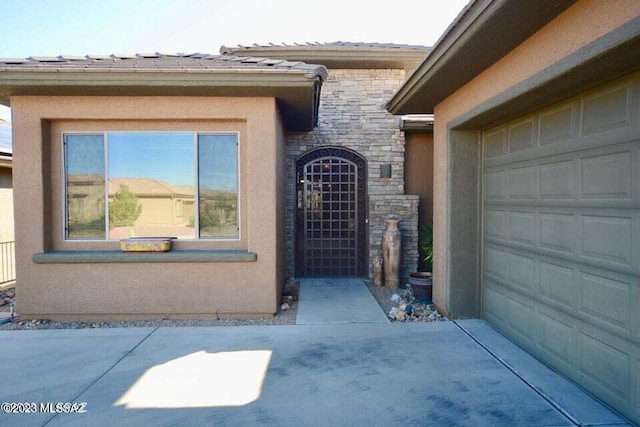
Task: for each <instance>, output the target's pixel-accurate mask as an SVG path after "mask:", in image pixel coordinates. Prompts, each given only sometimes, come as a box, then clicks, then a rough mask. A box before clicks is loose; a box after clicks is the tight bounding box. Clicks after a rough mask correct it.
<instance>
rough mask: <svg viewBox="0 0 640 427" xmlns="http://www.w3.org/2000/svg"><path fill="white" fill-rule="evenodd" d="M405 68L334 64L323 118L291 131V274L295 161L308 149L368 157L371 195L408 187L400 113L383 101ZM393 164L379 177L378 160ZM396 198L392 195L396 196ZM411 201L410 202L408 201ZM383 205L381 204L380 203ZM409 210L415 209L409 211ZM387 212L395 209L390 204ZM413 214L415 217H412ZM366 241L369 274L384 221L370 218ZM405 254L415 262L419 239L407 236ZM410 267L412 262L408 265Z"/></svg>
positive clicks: (288, 227)
mask: <svg viewBox="0 0 640 427" xmlns="http://www.w3.org/2000/svg"><path fill="white" fill-rule="evenodd" d="M404 78H405V71H404V70H400V69H331V70H329V78H328V79H327V81H326V82H325V83H324V85H323V86H322V93H321V98H320V111H319V124H318V127H317V128H316V129H314V130H313V131H312V132H306V133H293V134H289V135H288V137H287V152H286V153H287V205H286V233H287V245H286V260H287V274H288V275H294V271H293V269H294V247H295V244H294V243H295V242H294V238H295V235H294V200H295V161H296V159H297V158H298V157H300V156H301V155H303V154H304V153H306V152H308V151H311V150H313V149H316V148H320V147H324V146H336V147H343V148H347V149H350V150H353V151H355V152H357V153H358V154H360V155H361V156H363V157H364V158H365V159H366V160H367V167H368V177H367V185H368V189H367V190H368V195H369V197H370V200H371V202H370V203H369V207H368V208H369V210H371V208H372V204H373V200H374V199H375V200H376V201H379V200H381V198H382V199H383V198H384V196H386V195H388V196H394V197H396V196H402V195H404V194H405V191H404V154H405V139H404V133H403V132H401V131H400V128H399V122H398V118H397V117H394V116H392V115H391V114H389V113H388V112H386V111H385V109H384V105H385V103H386V101H387V100H388V99H389V98H390V97H391V95H393V93H394V92H395V91H396V90H397V89H398V88H399V87H400V85H401V84H402V82H403V81H404ZM381 164H391V165H392V178H391V179H389V180H383V179H381V178H380V165H381ZM395 201H397V198H396V199H394V202H395ZM407 203H408V204H409V205H410V206H413V204H412V202H410V201H407ZM377 206H378V207H380V205H377ZM409 212H411V214H409ZM387 213H389V214H390V213H395V212H394V210H393V209H392V208H391V207H389V209H388V212H387ZM404 213H406V215H405V217H406V218H404V219H407V220H408V221H411V222H413V221H416V222H417V206H416V210H410V209H407V210H406V211H405V212H404ZM414 217H415V218H414ZM368 226H369V233H368V241H369V245H368V246H369V247H368V248H367V250H368V253H369V271H370V272H369V274H370V275H371V274H372V268H373V267H372V265H371V261H370V260H371V259H372V258H373V257H375V256H381V250H380V245H381V241H380V239H379V238H377V236H381V235H382V230H383V229H384V227H385V224H384V221H370V222H369V224H368ZM403 242H404V246H403V248H404V251H403V255H402V256H403V259H404V260H411V261H407V262H409V263H411V265H412V266H413V267H411V268H413V270H415V269H416V268H417V258H416V255H415V251H416V250H417V239H416V238H414V236H413V235H411V236H406V239H405V240H403ZM407 268H410V267H407Z"/></svg>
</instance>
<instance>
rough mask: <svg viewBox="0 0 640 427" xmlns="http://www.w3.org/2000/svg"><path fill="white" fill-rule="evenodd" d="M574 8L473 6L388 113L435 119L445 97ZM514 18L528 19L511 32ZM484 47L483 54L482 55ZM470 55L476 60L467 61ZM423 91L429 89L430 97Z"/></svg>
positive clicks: (515, 2) (488, 0) (492, 1)
mask: <svg viewBox="0 0 640 427" xmlns="http://www.w3.org/2000/svg"><path fill="white" fill-rule="evenodd" d="M575 2H576V0H553V1H551V0H538V1H532V2H527V1H519V0H476V1H474V2H473V3H471V4H469V5H468V6H467V8H465V9H464V10H463V11H462V12H461V13H460V15H458V18H457V20H456V21H454V23H453V24H452V25H451V26H450V27H449V30H447V32H445V34H444V35H443V36H442V37H441V39H440V40H439V41H438V42H437V43H436V46H435V47H434V49H433V51H432V52H431V54H430V55H429V56H428V57H427V58H426V59H425V60H424V61H423V63H422V64H420V65H419V66H418V68H417V69H416V70H415V71H414V73H413V74H412V75H411V76H410V77H409V79H407V81H406V82H405V84H404V85H403V86H402V87H401V88H400V89H399V90H398V91H397V92H396V93H395V94H394V95H393V97H392V98H391V99H390V100H389V102H388V103H387V110H388V111H390V112H391V113H393V114H413V113H433V108H434V107H435V105H436V104H438V103H439V102H440V101H442V100H443V99H444V98H446V96H448V95H449V94H451V93H453V92H455V91H456V90H457V89H459V88H460V87H462V86H464V85H465V84H466V83H467V82H469V81H471V80H472V79H473V78H474V77H475V76H477V75H478V74H480V73H481V72H482V71H484V70H486V69H487V68H489V67H490V66H491V65H493V64H494V63H495V62H496V61H498V60H499V59H500V58H501V57H503V56H504V55H506V54H507V53H508V52H510V51H511V50H513V49H514V48H515V47H517V46H518V45H519V44H521V43H522V42H523V41H524V40H526V39H527V38H528V37H530V36H531V35H532V34H534V33H535V32H536V31H538V30H539V29H540V28H542V27H543V26H544V25H546V24H547V23H549V22H550V21H551V20H552V19H554V18H555V17H556V16H558V15H559V14H560V13H562V12H563V11H564V10H566V9H567V8H568V7H569V6H571V5H572V4H573V3H575ZM514 16H516V17H519V18H522V19H524V18H523V17H528V18H527V21H526V23H525V24H523V25H518V26H514V25H512V23H513V22H514ZM509 18H511V19H509ZM518 22H519V21H518ZM482 46H485V47H486V48H487V50H486V51H481V47H482ZM474 55H475V58H473V59H470V56H474ZM456 63H457V64H458V65H460V64H461V63H462V64H464V65H465V66H457V65H456ZM427 85H430V86H429V90H428V92H427V91H426V89H425V86H427ZM425 92H427V94H426V96H425ZM418 98H420V102H418V101H417V99H418ZM416 104H419V106H416Z"/></svg>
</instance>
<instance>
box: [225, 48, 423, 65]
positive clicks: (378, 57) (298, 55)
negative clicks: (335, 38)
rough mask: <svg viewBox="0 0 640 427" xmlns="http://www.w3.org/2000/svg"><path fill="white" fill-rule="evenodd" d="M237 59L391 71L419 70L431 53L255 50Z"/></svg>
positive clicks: (241, 51)
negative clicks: (259, 58)
mask: <svg viewBox="0 0 640 427" xmlns="http://www.w3.org/2000/svg"><path fill="white" fill-rule="evenodd" d="M232 52H233V54H234V55H240V54H249V55H259V56H266V57H268V58H270V59H286V60H289V61H300V62H306V63H313V64H321V65H327V64H329V65H330V66H331V68H338V67H344V68H361V67H360V66H359V64H365V65H366V67H365V66H362V67H364V68H370V67H371V66H372V65H375V64H380V67H384V68H388V65H389V64H392V65H393V64H395V66H397V67H398V68H406V67H407V66H412V65H413V66H415V65H416V64H418V63H420V62H421V61H422V60H423V59H424V58H425V56H426V55H427V54H428V53H429V51H428V50H417V49H416V50H401V49H375V50H374V49H369V50H367V49H363V48H358V49H355V48H345V47H343V48H316V49H288V48H279V49H278V48H274V49H265V48H257V49H255V50H252V49H251V48H249V49H238V50H233V51H232Z"/></svg>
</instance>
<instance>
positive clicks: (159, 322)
mask: <svg viewBox="0 0 640 427" xmlns="http://www.w3.org/2000/svg"><path fill="white" fill-rule="evenodd" d="M366 283H367V287H368V288H369V291H370V292H371V294H372V295H373V297H374V298H375V299H376V301H377V302H378V304H379V305H380V307H381V308H382V310H383V311H384V312H385V314H387V316H388V317H389V318H390V320H391V321H394V322H397V321H400V322H432V321H439V320H446V318H444V317H442V316H441V315H440V313H438V312H437V311H436V310H435V308H434V307H433V306H432V305H427V304H421V303H419V302H416V301H415V300H414V299H413V295H412V294H411V293H410V291H409V290H408V289H389V288H387V287H384V286H376V285H374V284H373V282H371V281H366ZM394 295H395V296H394ZM14 298H15V288H14V287H8V288H4V289H2V290H0V318H3V317H8V316H9V312H10V307H11V305H12V304H13V301H14ZM297 313H298V303H297V301H296V302H293V303H292V305H291V307H290V308H289V309H288V310H284V311H283V310H279V311H278V313H277V314H276V315H275V316H268V317H262V318H253V319H234V318H230V319H228V318H215V317H212V318H200V319H154V320H126V321H125V320H122V321H112V322H60V321H53V320H48V319H30V320H20V316H19V315H17V316H16V317H14V319H13V321H11V322H9V323H5V324H0V331H3V330H5V331H6V330H25V329H91V328H136V327H153V328H155V327H182V326H264V325H295V324H296V316H297Z"/></svg>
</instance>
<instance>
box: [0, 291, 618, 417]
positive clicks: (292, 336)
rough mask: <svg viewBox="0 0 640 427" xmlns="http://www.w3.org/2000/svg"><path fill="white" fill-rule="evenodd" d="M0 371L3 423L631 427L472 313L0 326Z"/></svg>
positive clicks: (303, 292)
mask: <svg viewBox="0 0 640 427" xmlns="http://www.w3.org/2000/svg"><path fill="white" fill-rule="evenodd" d="M312 287H313V285H312ZM348 288H349V289H350V288H351V285H349V287H348ZM306 291H307V288H303V291H302V294H301V296H302V295H304V294H305V292H306ZM324 291H327V292H328V289H327V288H323V289H322V292H324ZM313 292H314V291H313V290H311V291H309V292H306V296H307V297H309V298H310V299H309V301H312V300H313V298H311V296H312V293H313ZM322 292H320V291H318V294H322ZM349 292H353V293H354V294H355V293H356V292H359V291H356V290H349V291H347V293H349ZM323 295H325V297H326V298H327V299H331V298H329V294H326V293H325V294H323ZM344 295H345V294H343V295H342V296H337V297H336V298H337V299H339V300H340V299H343V300H349V299H350V298H351V297H345V296H344ZM369 297H370V295H369ZM351 299H356V298H355V297H353V298H351ZM303 301H304V300H303ZM316 301H318V299H316ZM354 304H355V305H357V304H358V303H357V302H354V301H351V306H354ZM304 305H305V304H304V303H301V304H300V307H299V309H304V307H303V306H304ZM333 306H334V307H335V304H334V305H333ZM302 315H303V319H302V320H304V319H305V318H304V316H305V314H304V310H303V312H302ZM307 319H310V320H307V321H309V322H313V319H312V318H311V317H307ZM345 321H347V319H345ZM0 367H2V381H1V382H0V402H22V403H24V402H35V403H36V407H37V411H36V413H32V414H6V413H1V412H0V425H3V426H4V425H6V426H38V425H47V426H62V425H64V426H66V425H71V426H87V425H91V426H113V425H117V426H140V425H153V426H174V425H180V426H183V425H184V426H201V425H216V426H246V425H248V426H253V425H266V426H361V425H366V426H388V425H416V426H427V425H429V426H575V425H599V426H620V425H628V424H625V420H624V419H622V418H620V417H619V416H618V415H616V414H615V413H613V412H612V411H610V410H609V409H607V408H606V407H605V406H603V405H602V404H601V403H599V402H598V401H596V400H594V399H593V398H591V397H590V396H589V395H587V394H586V393H584V392H583V391H581V390H580V389H579V388H577V387H576V386H575V385H573V384H572V383H570V382H568V381H566V380H565V379H563V378H562V377H560V376H558V375H556V374H555V373H553V372H552V371H551V370H549V369H548V368H546V367H545V366H544V365H542V364H541V363H539V362H538V361H537V360H535V359H534V358H532V357H531V356H529V355H528V354H526V353H525V352H523V351H522V350H520V349H519V348H518V347H516V346H515V345H514V344H512V343H511V342H509V341H508V340H506V339H505V338H504V337H502V336H501V335H500V334H498V333H497V332H495V331H494V330H493V329H492V328H491V327H490V326H489V325H488V324H486V323H485V322H483V321H481V320H464V321H457V322H453V321H443V322H437V323H413V324H399V323H390V322H386V321H385V322H382V321H378V320H377V319H374V320H372V321H371V322H366V323H353V322H352V323H340V324H336V323H333V324H306V325H302V324H298V325H293V326H253V327H250V326H245V327H200V328H130V329H126V328H120V329H91V330H39V331H2V332H0ZM47 402H50V403H52V405H51V406H47V405H46V404H45V405H42V406H41V405H40V403H47ZM57 402H61V403H63V402H77V403H80V402H82V403H86V406H85V407H84V408H83V409H84V410H85V411H86V412H85V413H83V414H76V413H72V414H71V413H59V414H53V413H50V412H49V413H43V410H48V411H50V410H51V409H52V408H55V404H56V403H57ZM59 408H60V409H61V410H62V411H63V412H64V410H65V406H64V405H61V406H60V407H59Z"/></svg>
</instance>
